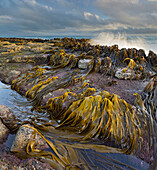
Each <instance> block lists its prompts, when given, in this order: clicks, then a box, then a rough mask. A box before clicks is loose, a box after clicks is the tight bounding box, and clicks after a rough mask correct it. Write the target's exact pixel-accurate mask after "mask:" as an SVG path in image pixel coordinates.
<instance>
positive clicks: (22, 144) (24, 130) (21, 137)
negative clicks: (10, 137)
mask: <svg viewBox="0 0 157 170" xmlns="http://www.w3.org/2000/svg"><path fill="white" fill-rule="evenodd" d="M29 126H30V125H28V127H26V126H24V125H23V126H21V127H20V129H19V130H18V132H17V134H16V136H15V139H14V141H13V144H12V146H11V152H21V151H24V150H25V149H26V147H27V144H28V142H29V141H30V140H35V142H36V149H39V150H42V149H46V148H48V145H47V143H46V142H45V141H44V140H43V139H42V138H41V137H40V136H39V135H38V134H35V136H34V137H33V134H32V133H33V132H34V130H33V129H31V128H29Z"/></svg>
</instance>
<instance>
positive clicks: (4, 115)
mask: <svg viewBox="0 0 157 170" xmlns="http://www.w3.org/2000/svg"><path fill="white" fill-rule="evenodd" d="M0 118H1V119H2V120H3V123H4V124H5V125H6V126H7V128H9V129H11V130H13V129H16V128H17V126H18V125H17V124H16V117H15V115H14V113H13V112H12V111H11V110H10V109H9V108H8V107H7V106H4V105H0Z"/></svg>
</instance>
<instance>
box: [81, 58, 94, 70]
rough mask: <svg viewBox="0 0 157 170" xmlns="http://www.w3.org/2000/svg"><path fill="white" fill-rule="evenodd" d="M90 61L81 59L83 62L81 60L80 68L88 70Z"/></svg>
mask: <svg viewBox="0 0 157 170" xmlns="http://www.w3.org/2000/svg"><path fill="white" fill-rule="evenodd" d="M90 61H91V59H81V60H79V62H78V68H80V69H83V70H85V69H87V67H88V64H89V63H90Z"/></svg>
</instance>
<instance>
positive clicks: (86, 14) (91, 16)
mask: <svg viewBox="0 0 157 170" xmlns="http://www.w3.org/2000/svg"><path fill="white" fill-rule="evenodd" d="M84 18H85V19H86V20H88V21H90V20H97V21H101V18H100V16H99V15H96V14H92V13H90V12H84Z"/></svg>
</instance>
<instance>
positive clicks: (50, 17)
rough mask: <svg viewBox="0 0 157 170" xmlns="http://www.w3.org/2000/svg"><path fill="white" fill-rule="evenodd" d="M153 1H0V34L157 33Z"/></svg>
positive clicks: (156, 13) (156, 4)
mask: <svg viewBox="0 0 157 170" xmlns="http://www.w3.org/2000/svg"><path fill="white" fill-rule="evenodd" d="M156 9H157V3H156V2H155V0H121V1H119V0H86V1H82V0H77V1H73V0H53V1H52V0H0V32H1V35H2V34H3V35H13V34H17V35H19V34H20V35H25V34H30V35H31V34H33V35H34V34H36V35H39V34H41V33H42V34H43V35H44V34H45V35H46V34H51V35H54V34H93V33H97V32H103V31H109V30H110V31H113V32H116V31H117V32H121V31H124V32H128V33H141V32H144V33H157V11H156Z"/></svg>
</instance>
